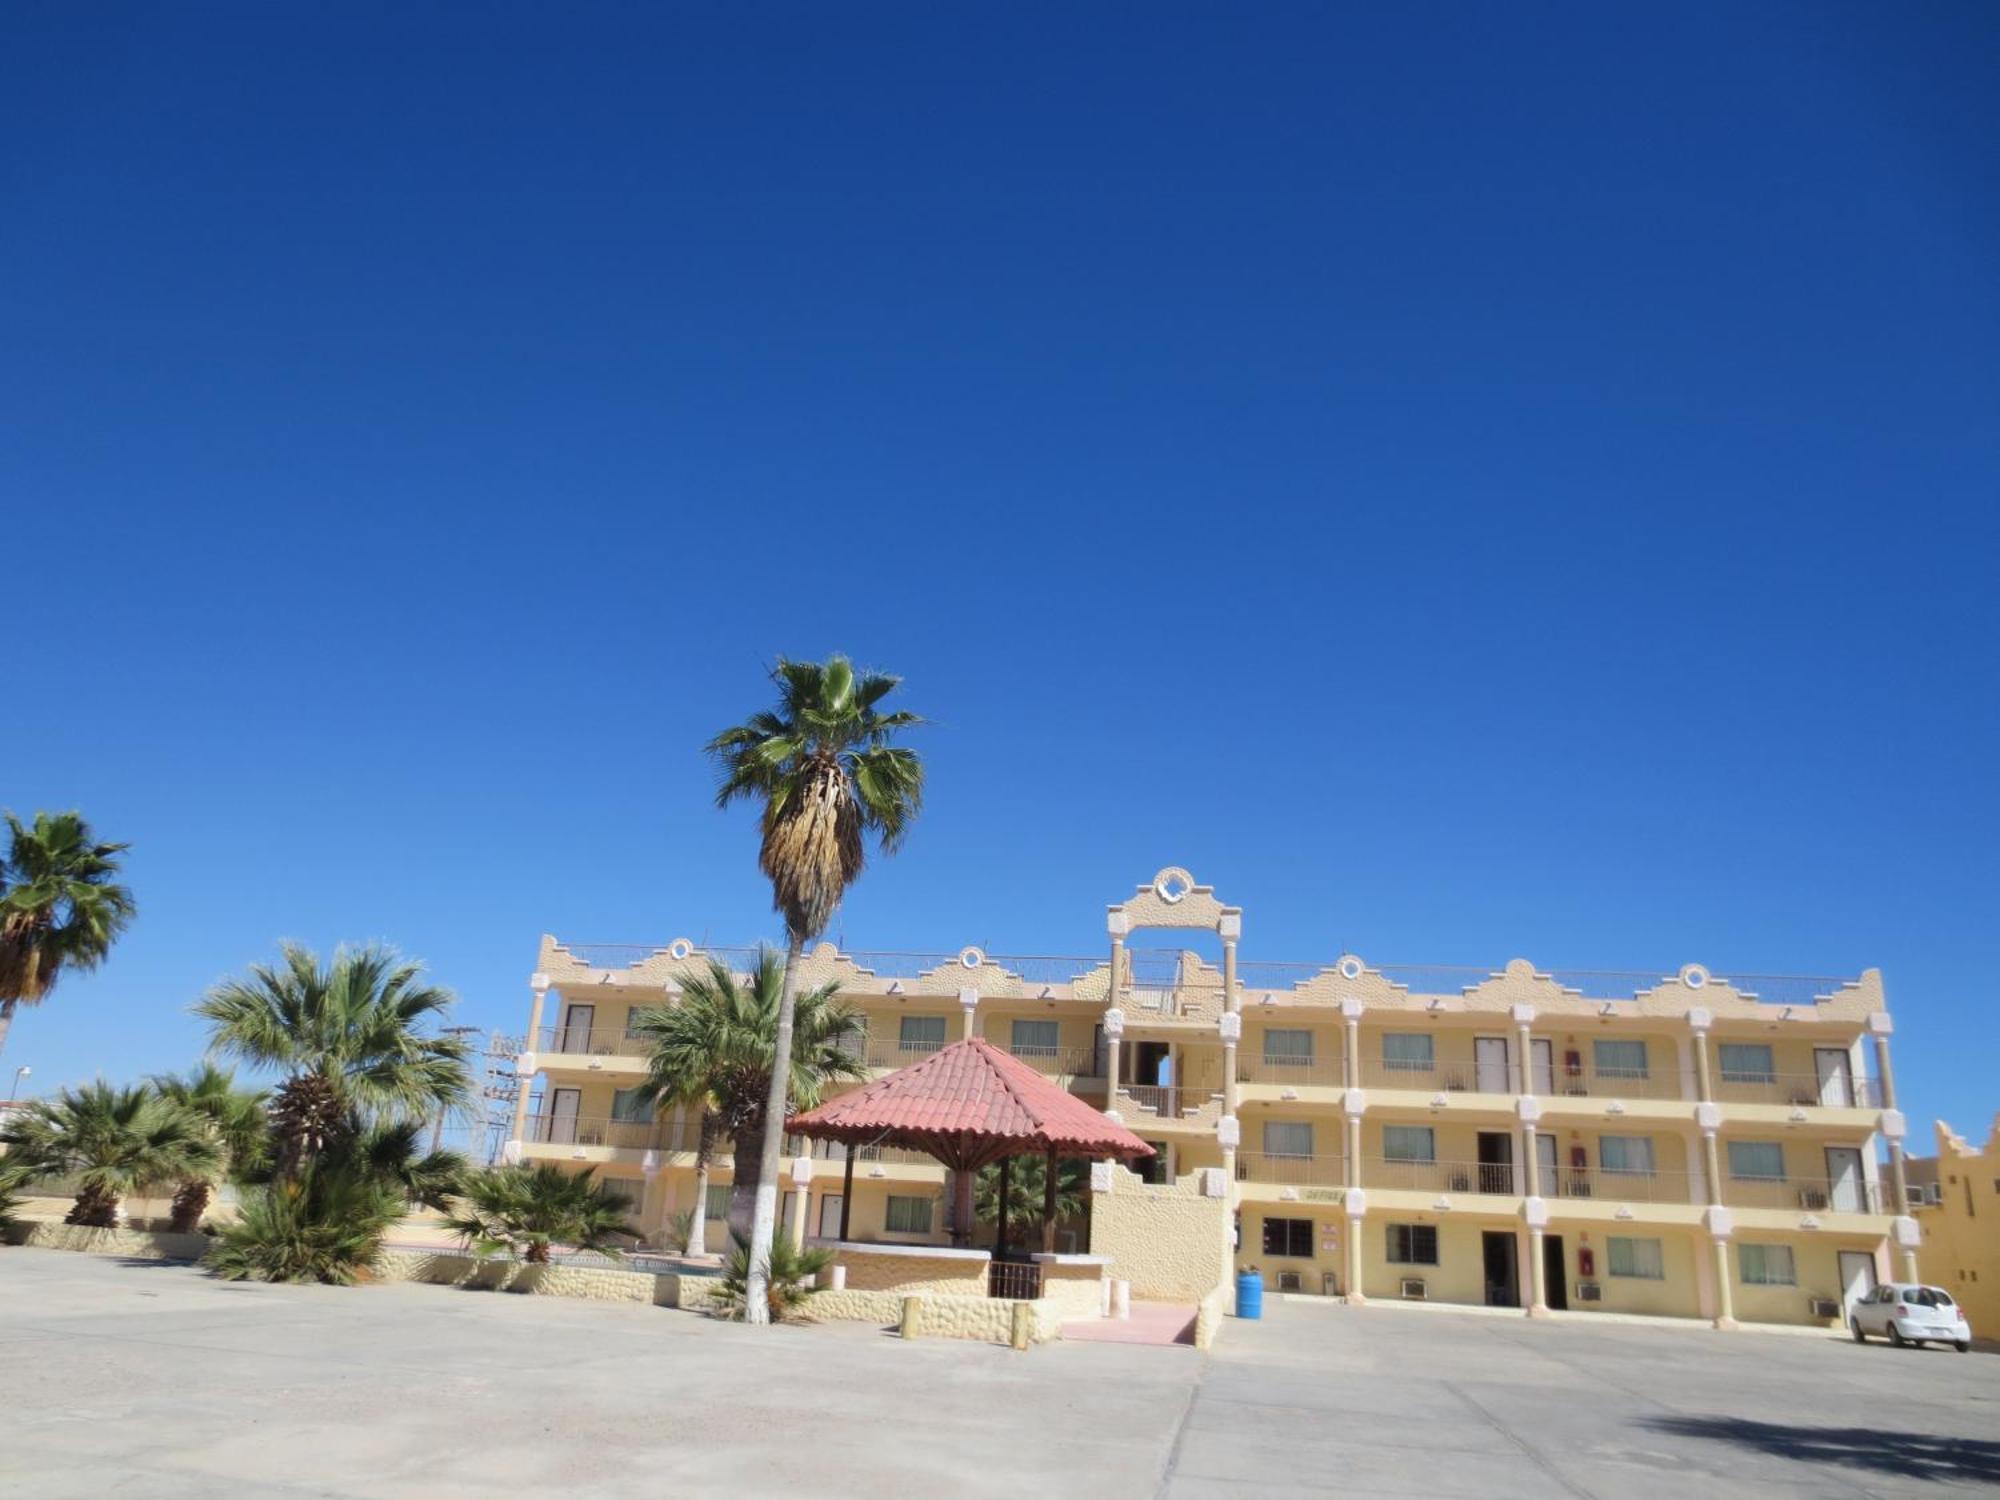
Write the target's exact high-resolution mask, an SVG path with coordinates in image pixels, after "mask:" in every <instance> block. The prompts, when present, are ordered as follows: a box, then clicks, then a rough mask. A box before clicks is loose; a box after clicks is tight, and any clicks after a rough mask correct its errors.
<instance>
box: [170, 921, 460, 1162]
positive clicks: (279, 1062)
mask: <svg viewBox="0 0 2000 1500" xmlns="http://www.w3.org/2000/svg"><path fill="white" fill-rule="evenodd" d="M282 955H283V959H282V962H280V963H278V964H275V965H265V964H255V965H252V966H251V969H250V973H249V976H248V977H247V978H244V979H229V980H225V981H223V982H222V983H221V984H218V985H217V986H215V988H213V989H211V990H210V991H209V992H208V993H207V994H206V995H204V996H203V997H202V998H201V999H200V1000H199V1001H197V1002H196V1004H195V1007H194V1011H195V1014H196V1015H198V1016H201V1017H203V1018H205V1019H206V1020H207V1021H209V1022H210V1024H211V1030H210V1045H211V1046H212V1047H213V1048H214V1050H216V1051H217V1052H220V1053H223V1054H224V1055H227V1056H232V1057H237V1058H241V1059H242V1060H243V1061H245V1062H249V1063H253V1064H258V1065H261V1066H264V1067H269V1068H276V1069H279V1070H281V1071H282V1072H283V1073H284V1074H285V1081H284V1082H283V1083H282V1084H280V1085H279V1086H278V1091H277V1097H276V1099H275V1100H274V1101H273V1104H272V1107H271V1129H272V1134H273V1136H274V1138H275V1140H274V1146H275V1153H276V1158H277V1170H278V1173H279V1175H280V1176H286V1177H289V1176H296V1175H297V1174H298V1173H299V1172H301V1171H303V1170H304V1169H305V1167H306V1166H307V1165H309V1164H310V1163H311V1161H312V1160H313V1158H315V1157H316V1156H318V1155H319V1153H320V1152H322V1151H324V1150H325V1149H326V1148H327V1146H328V1145H329V1144H330V1143H331V1142H333V1141H334V1139H335V1138H336V1137H337V1136H338V1135H339V1134H340V1133H341V1132H343V1131H346V1130H350V1129H352V1128H354V1126H355V1125H357V1124H365V1123H368V1122H371V1121H374V1120H379V1119H395V1118H399V1117H402V1116H411V1117H417V1118H430V1117H432V1116H433V1115H435V1114H436V1113H438V1112H439V1111H451V1110H457V1109H461V1108H463V1107H464V1105H465V1101H466V1098H467V1096H468V1095H469V1094H470V1092H471V1089H472V1077H471V1074H470V1073H469V1072H468V1071H467V1069H466V1065H465V1059H466V1056H467V1048H466V1044H465V1043H464V1042H463V1041H461V1040H460V1039H459V1038H457V1037H452V1036H442V1035H436V1034H432V1033H430V1032H427V1031H426V1030H424V1029H423V1027H424V1023H425V1022H426V1021H432V1020H438V1019H441V1018H442V1017H443V1016H444V1014H445V1012H446V1011H447V1010H449V1009H450V1007H451V1004H452V994H451V991H449V990H446V989H442V988H440V987H438V986H436V985H429V984H425V983H423V982H422V980H421V976H422V973H423V968H422V965H420V964H417V963H414V962H411V961H409V960H407V959H403V958H400V957H398V956H397V954H396V953H395V951H394V950H393V949H389V948H384V947H380V946H377V945H373V944H371V945H369V946H367V947H364V948H341V949H340V950H338V951H337V952H336V953H335V954H334V956H333V961H332V962H331V963H330V964H323V963H321V962H320V960H319V959H318V958H317V957H316V956H315V955H314V954H313V952H312V950H310V949H309V948H305V947H303V946H301V945H300V944H297V943H285V944H283V945H282Z"/></svg>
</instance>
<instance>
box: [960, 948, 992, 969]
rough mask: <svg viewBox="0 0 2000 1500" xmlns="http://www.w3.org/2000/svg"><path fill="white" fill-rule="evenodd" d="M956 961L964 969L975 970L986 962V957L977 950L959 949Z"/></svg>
mask: <svg viewBox="0 0 2000 1500" xmlns="http://www.w3.org/2000/svg"><path fill="white" fill-rule="evenodd" d="M958 961H959V963H960V964H961V965H962V966H963V967H965V968H968V969H976V968H978V967H979V966H980V965H981V964H983V963H985V962H986V955H985V954H984V953H981V952H980V951H979V950H978V949H977V948H961V949H959V950H958Z"/></svg>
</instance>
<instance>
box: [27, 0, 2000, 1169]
mask: <svg viewBox="0 0 2000 1500" xmlns="http://www.w3.org/2000/svg"><path fill="white" fill-rule="evenodd" d="M9 30H10V36H9V45H8V47H7V48H6V49H5V55H4V57H0V134H4V138H5V139H6V140H7V141H9V142H10V148H9V150H8V151H7V152H6V153H4V155H0V208H4V219H5V225H6V228H5V232H4V235H0V317H3V318H4V322H0V508H3V509H4V517H5V519H4V523H3V524H0V539H4V546H5V556H6V560H7V564H8V566H7V573H8V577H9V582H10V585H11V587H10V590H9V593H10V608H9V610H8V619H9V627H10V628H9V634H10V637H11V641H12V648H13V649H12V650H11V651H10V652H9V653H8V658H9V674H8V675H9V679H10V680H9V691H8V693H7V695H6V701H7V702H8V704H9V706H10V708H11V710H12V712H11V713H10V714H9V716H8V718H9V722H8V723H7V724H6V726H5V731H4V733H0V805H7V806H11V807H14V808H15V809H17V810H19V811H22V812H27V811H30V810H32V809H35V808H40V807H51V808H54V807H69V806H77V807H81V808H82V809H84V810H85V811H86V813H87V814H88V815H89V816H90V817H91V818H92V819H93V820H94V821H95V822H96V823H97V825H98V826H99V827H100V829H101V830H102V831H103V833H105V834H106V835H107V836H112V837H116V838H121V839H128V840H130V841H131V842H132V844H133V849H132V853H131V856H130V865H129V869H130V877H131V883H132V884H133V886H134V887H135V889H136V891H137V894H138V897H139V901H140V907H141V918H140V921H139V922H138V924H137V926H136V927H135V928H134V929H133V931H132V932H131V934H130V935H129V937H127V938H126V940H125V941H124V942H123V943H121V944H120V946H119V947H118V949H117V952H116V954H115V956H114V958H113V959H112V961H111V962H110V963H109V964H108V965H107V966H106V967H105V968H104V969H103V970H102V971H101V972H100V973H99V974H96V975H93V976H90V977H87V978H82V979H78V980H74V981H71V982H68V983H66V984H65V985H64V986H63V988H62V990H61V991H60V992H59V994H58V996H57V997H56V999H55V1000H54V1001H52V1002H51V1003H50V1004H49V1005H48V1006H46V1007H44V1008H42V1009H41V1010H39V1011H34V1012H25V1013H23V1015H22V1017H21V1018H20V1020H19V1021H18V1023H17V1024H16V1026H15V1029H14V1034H13V1038H12V1040H11V1042H10V1044H9V1047H8V1051H7V1053H6V1055H5V1058H4V1066H0V1072H4V1073H7V1074H9V1075H11V1070H12V1069H13V1068H14V1067H16V1066H18V1065H20V1064H23V1063H27V1064H30V1065H32V1066H33V1068H34V1081H35V1082H36V1083H37V1084H43V1085H52V1084H54V1083H57V1082H62V1081H69V1080H75V1079H80V1078H84V1077H87V1076H89V1075H90V1074H92V1073H94V1072H96V1071H98V1070H100V1069H101V1070H103V1071H105V1072H107V1073H109V1074H111V1075H113V1076H119V1075H130V1074H133V1073H136V1072H140V1071H145V1070H151V1069H156V1068H162V1067H172V1066H180V1065H184V1064H186V1063H188V1062H190V1061H192V1060H193V1058H194V1057H195V1056H196V1055H197V1054H198V1052H199V1051H200V1048H201V1045H202V1039H201V1035H200V1033H199V1031H198V1030H197V1028H196V1027H195V1026H194V1024H193V1023H192V1022H191V1020H190V1019H189V1018H188V1017H187V1016H186V1014H185V1008H186V1006H187V1005H188V1003H189V1002H190V1001H191V1000H192V999H194V997H195V996H196V995H197V994H198V993H199V992H200V990H201V989H202V988H203V987H204V986H205V985H206V984H208V983H210V982H211V981H213V980H214V979H216V978H218V977H219V976H221V975H224V974H226V973H229V972H232V971H235V970H238V969H240V968H241V967H242V966H243V965H245V964H247V963H249V962H251V961H252V960H255V959H259V958H262V957H266V956H268V955H269V954H271V952H272V951H273V946H274V944H275V941H276V940H277V939H278V938H279V937H280V936H294V937H298V938H301V939H304V940H306V941H309V942H311V943H314V944H317V945H328V946H330V945H332V944H334V943H336V942H338V941H340V940H343V939H364V938H373V937H380V938H385V939H389V940H392V941H394V942H396V943H398V944H400V945H401V946H403V947H404V948H405V949H406V950H408V951H410V952H412V953H415V954H418V955H421V956H422V957H424V958H425V959H426V960H427V961H428V962H429V963H430V964H431V966H432V967H433V969H434V970H435V972H436V974H437V975H438V977H439V978H441V979H442V980H443V981H444V982H446V983H448V984H450V985H452V986H453V987H455V988H456V989H457V990H459V991H460V993H461V994H462V996H463V1009H464V1011H465V1012H466V1014H467V1016H468V1017H469V1018H470V1019H472V1020H474V1021H478V1022H486V1023H492V1024H499V1025H513V1026H518V1025H520V1024H521V1023H522V1020H523V1017H524V1013H525V1007H526V1002H527V997H528V991H527V986H526V980H527V975H528V972H529V970H530V968H531V966H532V962H533V958H534V954H535V949H536V944H537V940H538V937H539V934H541V933H542V932H543V931H545V930H546V931H553V932H555V933H557V934H559V935H561V936H564V937H567V938H572V939H576V940H598V941H618V940H626V941H649V940H662V941H664V940H665V939H667V938H669V937H672V936H675V935H677V934H683V933H684V934H687V935H690V936H693V937H695V938H697V939H701V938H709V939H712V940H715V941H731V942H742V941H747V940H752V939H755V938H757V937H759V936H761V935H766V934H772V933H774V932H775V925H774V923H773V920H772V919H771V917H770V916H769V914H768V911H767V906H768V898H767V893H766V891H765V889H764V888H763V886H762V885H761V883H760V880H759V877H758V875H757V873H756V870H755V865H754V832H753V828H752V825H751V822H750V819H749V817H748V816H747V815H744V814H727V815H725V814H720V813H717V812H715V811H713V810H712V808H711V806H710V803H709V790H710V785H711V780H710V773H709V770H708V768H707V766H706V765H705V764H704V762H703V760H702V758H701V755H700V753H699V752H700V745H701V743H702V741H703V740H704V739H705V738H706V737H707V736H708V735H709V734H710V733H712V732H713V731H714V730H715V729H716V728H718V727H720V726H721V725H723V724H725V723H728V722H732V721H734V720H735V719H738V718H740V717H742V716H744V715H745V714H747V713H748V712H750V711H752V710H753V709H755V708H757V707H759V706H761V704H762V702H763V700H764V696H765V688H764V684H763V681H762V678H761V673H762V671H763V669H764V667H765V665H766V664H767V663H768V661H769V660H770V658H771V657H773V656H774V655H776V654H777V653H780V652H785V653H791V654H795V655H822V654H824V653H826V652H829V651H832V650H836V649H845V650H847V651H849V652H851V653H853V654H854V655H855V656H856V657H857V658H859V659H861V660H863V661H865V662H868V663H872V664H877V665H880V666H882V667H885V668H890V669H894V670H896V671H899V672H901V673H903V674H905V675H906V677H907V678H908V689H907V693H906V698H907V702H908V704H909V706H911V707H914V708H916V709H919V710H921V711H923V712H925V713H927V714H929V715H931V716H932V717H933V718H934V719H935V720H936V721H937V722H936V725H935V727H934V728H932V729H930V730H928V731H927V732H925V733H924V734H923V735H922V736H921V738H920V739H919V740H918V741H917V743H918V744H919V745H920V746H921V748H922V749H923V750H924V752H925V753H926V754H927V756H928V757H929V761H930V766H931V800H930V805H929V807H928V808H927V810H926V812H925V814H924V817H923V819H922V822H921V824H920V826H919V827H918V828H917V830H916V832H915V834H914V836H913V838H912V839H911V841H910V844H909V847H908V849H907V851H906V852H904V853H903V854H902V855H900V856H899V857H897V858H896V859H894V860H893V861H888V862H884V863H879V864H877V865H875V866H873V867H872V868H871V869H870V870H869V871H868V873H867V875H866V876H865V877H864V879H863V881H862V883H861V884H860V885H859V886H858V887H857V888H856V889H855V891H854V892H853V894H852V896H851V898H850V900H849V902H848V905H847V907H846V909H845V911H844V913H843V914H842V917H841V923H840V925H841V928H842V930H843V931H844V933H845V936H846V938H847V940H848V941H849V942H850V943H851V944H853V945H855V946H857V947H896V948H956V947H958V946H959V945H961V944H963V943H966V942H978V943H983V944H986V945H988V946H989V947H991V948H993V949H995V950H998V951H1012V952H1068V953H1096V952H1097V951H1099V949H1100V947H1101V944H1102V942H1103V936H1102V933H1103V920H1102V913H1103V907H1104V904H1105V903H1106V902H1107V901H1111V900H1115V899H1117V898H1118V897H1119V896H1121V895H1122V894H1123V893H1125V892H1127V891H1129V890H1130V889H1131V887H1132V885H1133V884H1134V883H1135V882H1137V881H1140V880H1142V879H1144V878H1146V877H1147V876H1149V875H1150V874H1151V872H1152V871H1153V870H1155V869H1156V868H1158V867H1159V866H1161V865H1164V864H1168V863H1179V864H1184V865H1187V866H1188V867H1190V868H1192V869H1193V870H1194V871H1195V872H1196V874H1197V875H1198V876H1199V877H1201V878H1202V879H1204V880H1207V881H1212V882H1214V883H1215V884H1216V885H1217V887H1218V888H1219V889H1220V891H1221V892H1222V893H1223V894H1224V895H1225V896H1226V897H1227V898H1228V899H1231V900H1234V901H1237V902H1239V903H1241V904H1242V905H1243V906H1244V907H1245V909H1246V917H1245V940H1244V943H1245V955H1246V957H1257V958H1270V959H1320V958H1324V959H1328V960H1330V959H1331V958H1332V957H1333V956H1334V955H1335V954H1337V953H1339V952H1340V951H1341V950H1343V949H1352V950H1354V951H1356V952H1359V953H1361V954H1362V955H1363V956H1365V957H1368V958H1372V959H1376V960H1378V961H1391V960H1393V961H1415V960H1427V961H1437V962H1460V963H1475V964H1481V963H1490V964H1492V965H1495V966H1498V965H1500V964H1501V963H1503V962H1505V961H1506V960H1507V959H1508V958H1509V957H1512V956H1516V955H1519V956H1525V957H1529V958H1532V959H1534V960H1535V961H1536V962H1538V963H1541V964H1543V965H1548V966H1572V967H1585V966H1611V967H1651V966H1654V965H1659V966H1664V967H1667V968H1671V967H1673V966H1677V965H1679V964H1681V963H1683V962H1686V961H1690V960H1701V961H1705V962H1707V963H1709V964H1710V965H1712V966H1714V967H1715V968H1717V969H1718V970H1723V971H1726V970H1728V969H1730V968H1737V969H1741V970H1758V971H1774V970H1775V971H1806V972H1818V973H1825V972H1836V973H1840V972H1853V971H1857V970H1859V969H1860V968H1862V967H1864V966H1868V965H1879V966H1880V967H1881V968H1882V969H1883V970H1884V972H1885V975H1886V979H1887V983H1888V985H1889V991H1890V997H1891V1001H1892V1004H1893V1007H1894V1009H1895V1011H1896V1013H1897V1016H1898V1018H1899V1023H1900V1028H1901V1029H1900V1031H1899V1041H1898V1048H1899V1068H1898V1072H1899V1081H1900V1082H1901V1085H1902V1088H1903V1092H1904V1095H1905V1104H1906V1106H1907V1109H1908V1112H1909V1113H1910V1114H1911V1116H1912V1119H1913V1123H1914V1124H1915V1125H1916V1127H1917V1129H1918V1132H1919V1136H1920V1140H1919V1144H1922V1143H1923V1141H1925V1140H1927V1137H1928V1123H1929V1120H1930V1118H1931V1117H1932V1116H1934V1115H1939V1114H1943V1115H1945V1116H1947V1117H1948V1118H1950V1119H1951V1120H1952V1121H1953V1122H1954V1123H1956V1124H1958V1125H1959V1126H1960V1127H1961V1128H1968V1129H1969V1128H1978V1129H1980V1130H1981V1132H1982V1133H1983V1128H1984V1123H1985V1121H1986V1120H1987V1119H1988V1118H1990V1115H1991V1111H1992V1110H1993V1109H1994V1108H1995V1107H1996V1106H2000V1095H1996V1094H1995V1093H1994V1091H1993V1085H1992V1078H1991V1071H1992V1070H1991V1068H1990V1067H1988V1066H1983V1064H1990V1062H1991V1060H1992V1059H1993V1058H1994V1057H1995V1056H2000V1025H1996V1022H1995V1019H1994V1016H1995V1011H1996V1004H1995V1002H1996V1000H2000V994H1996V979H1995V976H1996V973H2000V964H1996V961H1995V958H1994V954H1993V951H1992V950H1993V943H1994V938H1995V914H1996V911H2000V878H1996V874H1995V860H1994V850H1995V848H1996V834H2000V791H1996V777H1995V771H1994V768H1995V765H1996V763H2000V757H1996V751H1997V750H2000V710H1997V709H1996V699H1995V691H1994V686H1995V676H1996V674H1995V667H1996V664H1997V663H2000V651H1996V646H2000V631H1996V626H1995V623H1994V615H1993V609H1994V604H1993V594H1994V579H1995V577H1996V563H2000V521H1996V517H1995V502H1996V498H1997V497H1996V493H1995V492H1996V476H2000V421H1996V417H2000V399H1996V398H2000V363H1996V360H1995V358H1994V350H1995V348H1996V347H2000V174H1996V171H1995V167H1994V163H1995V162H1996V161H2000V16H1996V14H1995V13H1994V11H1993V10H1992V9H1991V8H1989V7H1982V6H1976V5H1906V6H1897V7H1893V8H1892V7H1849V6H1839V5H1827V4H1818V3H1814V4H1800V5H1782V4H1758V5H1737V4H1732V5H1727V6H1716V7H1708V8H1703V7H1682V6H1675V7H1660V8H1658V9H1657V10H1656V11H1654V12H1652V13H1650V14H1648V13H1646V12H1643V11H1640V10H1638V9H1635V8H1631V7H1614V8H1610V9H1606V8H1604V7H1600V6H1574V7H1570V6H1559V7H1527V8H1486V9H1478V10H1474V9H1471V8H1466V7H1458V6H1442V7H1422V6H1408V7H1404V6H1396V7H1386V6H1376V7H1368V8H1365V9H1357V10H1353V11H1348V12H1345V13H1343V12H1342V11H1340V10H1338V9H1336V8H1333V7H1281V8H1280V7H1274V8H1270V9H1267V10H1263V11H1248V12H1246V11H1242V10H1235V11H1230V10H1223V9H1218V8H1215V7H1186V8H1180V7H1167V6H1152V5H1148V6H1143V7H1141V6H1102V7H1086V8H1081V9H1079V8H1074V7H1062V8H1049V9H1037V8H1033V7H1008V8H1006V9H1005V10H1004V11H1000V10H996V11H993V12H990V13H988V14H985V15H973V14H968V13H966V12H964V11H962V10H960V9H959V8H955V7H954V8H938V7H919V6H909V7H889V6H883V7H870V8H867V9H865V10H856V9H853V8H840V9H838V10H835V9H828V8H826V7H808V8H801V9H796V10H794V9H787V8H782V7H773V8H766V9H762V10H759V11H757V12H756V13H754V14H743V13H737V12H733V11H725V10H723V9H718V8H702V9H700V10H695V9H691V8H690V9H685V10H672V9H668V8H665V7H631V8H623V9H619V8H612V7H605V8H600V9H593V10H592V11H590V12H589V13H587V14H574V15H564V16H562V17H560V18H558V17H556V16H555V15H554V14H553V13H551V12H548V11H547V10H546V9H539V10H538V9H535V8H523V9H514V10H510V9H507V8H504V7H477V8H472V7H464V8H454V7H424V8H420V9H419V10H418V11H416V12H412V11H411V10H410V9H409V8H407V7H378V8H373V9H370V8H368V7H363V6H352V7H340V8H337V9H332V10H324V11H319V12H316V13H303V12H300V11H297V10H293V9H291V8H284V9H282V10H273V9H271V8H269V7H261V6H245V7H239V8H235V9H227V8H222V7H209V8H204V9H203V11H202V12H201V14H199V15H186V14H176V13H171V12H167V11H161V10H157V9H151V8H141V7H128V8H123V9H120V8H99V7H93V8H80V7H75V6H66V5H54V4H51V5H45V6H30V7H21V8H17V9H15V10H14V11H12V12H11V13H10V23H9ZM1973 1061H1979V1062H1980V1063H1982V1066H1980V1067H1973V1066H1969V1065H1968V1064H1969V1063H1971V1062H1973Z"/></svg>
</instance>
